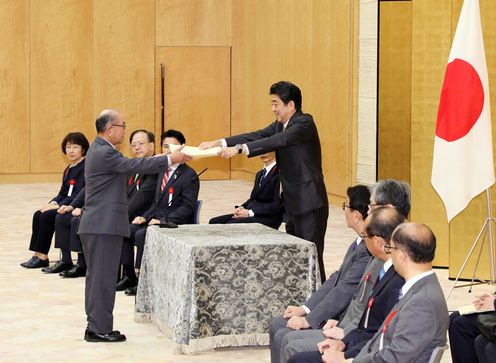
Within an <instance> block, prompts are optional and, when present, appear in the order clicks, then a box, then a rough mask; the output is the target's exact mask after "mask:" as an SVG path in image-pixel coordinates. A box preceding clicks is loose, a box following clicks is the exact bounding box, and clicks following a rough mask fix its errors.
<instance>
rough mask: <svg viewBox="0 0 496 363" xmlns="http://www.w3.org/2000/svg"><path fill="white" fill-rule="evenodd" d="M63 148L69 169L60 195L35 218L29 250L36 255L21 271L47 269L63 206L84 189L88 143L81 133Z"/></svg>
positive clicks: (73, 134)
mask: <svg viewBox="0 0 496 363" xmlns="http://www.w3.org/2000/svg"><path fill="white" fill-rule="evenodd" d="M61 146H62V152H63V153H64V154H66V155H67V159H68V160H69V166H67V168H66V169H65V170H64V173H63V175H62V186H61V187H60V191H59V194H57V196H56V197H55V198H53V199H52V200H51V201H50V202H48V204H47V205H45V206H43V207H41V208H40V209H39V210H37V211H36V212H35V213H34V215H33V232H32V234H31V242H30V244H29V250H31V251H34V252H35V253H34V255H33V256H32V257H31V258H30V259H29V260H28V261H26V262H23V263H21V266H22V267H26V268H40V267H47V266H48V251H49V250H50V244H51V242H52V237H53V233H54V231H55V217H56V216H57V211H58V209H59V208H61V206H64V205H69V204H71V202H72V200H73V199H74V197H75V196H76V195H77V194H78V193H79V191H80V190H81V189H82V188H83V187H84V156H85V155H86V151H87V150H88V148H89V143H88V140H87V139H86V137H85V136H84V135H83V134H82V133H80V132H71V133H69V134H68V135H67V136H66V137H65V138H64V140H63V141H62V144H61ZM65 265H67V264H65ZM71 265H72V262H71ZM70 267H71V266H68V267H67V266H64V263H63V262H61V261H59V262H57V263H56V264H55V265H54V266H53V268H56V269H58V271H63V269H64V268H66V269H67V268H70ZM51 272H52V271H51Z"/></svg>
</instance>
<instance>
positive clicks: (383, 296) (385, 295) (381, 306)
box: [342, 266, 405, 359]
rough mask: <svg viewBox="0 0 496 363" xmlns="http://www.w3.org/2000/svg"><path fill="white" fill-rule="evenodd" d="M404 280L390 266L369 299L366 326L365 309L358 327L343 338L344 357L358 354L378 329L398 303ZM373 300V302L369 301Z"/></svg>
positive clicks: (352, 356)
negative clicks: (344, 346)
mask: <svg viewBox="0 0 496 363" xmlns="http://www.w3.org/2000/svg"><path fill="white" fill-rule="evenodd" d="M404 283H405V280H404V279H403V278H402V277H401V276H400V275H398V274H397V273H396V271H395V270H394V266H391V267H390V268H389V269H388V270H387V272H386V273H385V274H384V276H383V278H382V279H380V280H379V281H378V282H377V283H376V285H375V286H374V288H373V289H372V294H371V295H370V297H369V303H368V305H370V304H371V301H372V306H371V307H370V311H369V316H368V322H367V326H365V320H366V316H367V310H369V309H368V306H367V309H366V310H365V311H364V313H363V315H362V317H361V319H360V323H359V324H358V327H357V328H356V329H354V330H352V331H351V332H349V333H348V334H346V335H345V336H344V338H343V339H342V340H343V343H345V344H346V351H345V354H344V357H345V358H346V359H348V358H354V357H356V356H357V355H358V353H360V350H361V349H362V348H363V347H364V346H365V344H366V343H367V341H369V340H370V339H371V338H372V337H373V336H374V334H375V332H376V331H377V330H378V329H379V327H380V326H381V324H382V322H383V321H384V320H385V319H386V317H387V316H388V314H389V312H390V311H391V309H392V308H393V306H394V305H395V304H396V303H397V302H398V296H399V292H400V290H401V287H402V286H403V285H404ZM371 299H373V300H371Z"/></svg>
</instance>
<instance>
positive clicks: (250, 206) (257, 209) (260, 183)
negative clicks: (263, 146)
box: [208, 152, 283, 229]
mask: <svg viewBox="0 0 496 363" xmlns="http://www.w3.org/2000/svg"><path fill="white" fill-rule="evenodd" d="M260 159H262V161H263V163H264V164H265V166H264V168H263V169H262V170H260V171H259V172H258V173H257V175H256V176H255V184H254V185H253V189H252V191H251V195H250V199H248V200H247V201H246V202H244V203H243V204H241V205H240V206H237V207H236V208H235V209H234V212H233V213H232V214H225V215H222V216H218V217H214V218H212V219H211V220H210V221H209V222H208V223H210V224H224V223H261V224H265V225H266V226H269V227H272V228H275V229H278V228H279V226H280V225H281V223H282V215H283V206H282V199H281V193H280V184H281V182H280V180H279V170H278V169H277V165H276V155H275V152H270V153H266V154H262V155H260Z"/></svg>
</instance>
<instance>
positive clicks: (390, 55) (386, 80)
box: [377, 1, 412, 183]
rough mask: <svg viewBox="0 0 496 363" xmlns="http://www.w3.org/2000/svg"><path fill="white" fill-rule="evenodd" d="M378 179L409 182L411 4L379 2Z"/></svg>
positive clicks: (408, 2)
mask: <svg viewBox="0 0 496 363" xmlns="http://www.w3.org/2000/svg"><path fill="white" fill-rule="evenodd" d="M379 24H380V25H379V26H380V29H379V95H378V97H379V110H378V127H377V133H378V136H377V156H378V163H377V174H378V179H388V178H393V179H400V180H404V181H406V182H408V183H410V158H411V155H410V138H411V98H412V97H411V80H412V66H411V59H412V2H411V1H388V2H381V3H380V23H379Z"/></svg>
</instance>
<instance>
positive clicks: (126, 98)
mask: <svg viewBox="0 0 496 363" xmlns="http://www.w3.org/2000/svg"><path fill="white" fill-rule="evenodd" d="M93 6H94V30H93V35H94V77H95V82H94V92H93V103H94V107H93V110H94V112H93V117H92V121H91V122H92V123H93V124H94V120H95V117H96V115H97V114H98V113H99V112H100V111H101V110H102V109H105V108H115V109H118V110H120V111H121V112H122V114H123V116H124V119H125V121H126V124H127V136H129V134H130V133H131V131H132V130H133V129H136V128H145V129H148V130H153V129H154V124H155V121H154V117H155V114H154V107H155V99H154V97H155V92H154V87H155V85H154V61H155V22H154V14H155V2H154V1H153V0H126V1H122V0H105V1H95V2H94V5H93ZM121 151H123V152H125V153H129V148H128V142H127V140H126V143H125V144H124V145H122V147H121Z"/></svg>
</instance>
